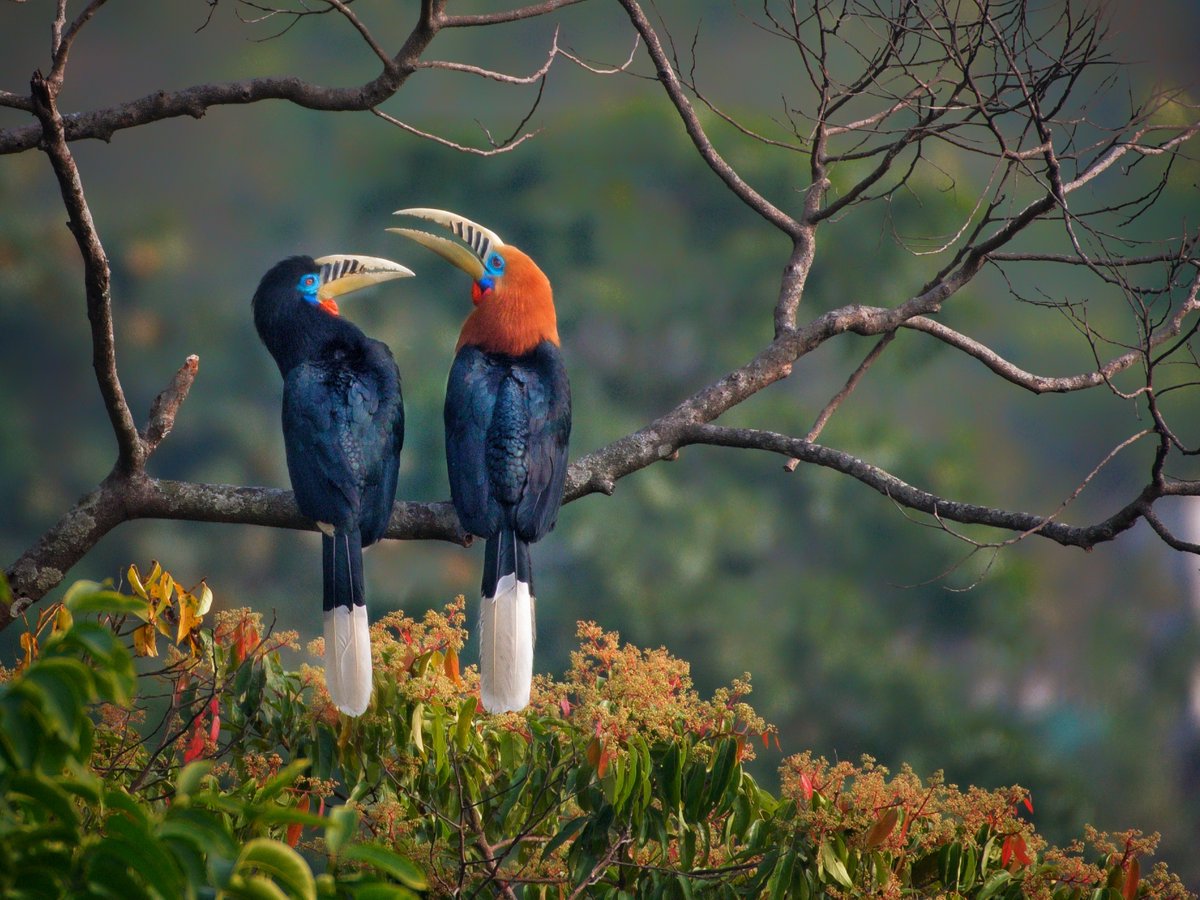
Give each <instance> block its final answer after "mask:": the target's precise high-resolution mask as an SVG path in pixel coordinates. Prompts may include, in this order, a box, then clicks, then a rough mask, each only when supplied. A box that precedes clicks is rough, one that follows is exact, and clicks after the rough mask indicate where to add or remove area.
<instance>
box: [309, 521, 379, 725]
mask: <svg viewBox="0 0 1200 900" xmlns="http://www.w3.org/2000/svg"><path fill="white" fill-rule="evenodd" d="M321 549H322V551H323V559H322V561H323V563H324V566H325V603H324V607H325V686H326V687H327V688H328V689H329V696H330V697H331V698H333V702H334V705H335V706H337V708H338V709H340V710H341V711H342V712H344V713H347V714H348V715H351V716H359V715H362V713H363V711H364V710H366V708H367V704H368V703H370V702H371V632H370V630H369V629H368V627H367V605H366V602H367V601H366V595H365V594H364V593H363V568H362V535H361V534H360V533H359V531H358V529H357V528H356V529H354V530H353V531H342V530H341V529H338V530H336V531H334V533H333V535H332V536H330V535H325V536H324V538H323V540H322V547H321Z"/></svg>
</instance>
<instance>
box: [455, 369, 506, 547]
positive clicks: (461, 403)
mask: <svg viewBox="0 0 1200 900" xmlns="http://www.w3.org/2000/svg"><path fill="white" fill-rule="evenodd" d="M505 369H506V367H502V366H501V365H498V364H497V362H496V361H495V360H494V359H493V358H491V357H490V356H489V355H488V354H486V353H484V352H483V351H482V350H480V349H479V348H478V347H463V348H462V349H461V350H460V351H459V352H458V355H456V356H455V357H454V365H453V366H451V367H450V377H449V379H448V380H447V382H446V406H445V422H446V472H447V475H448V476H449V479H450V498H451V499H452V500H453V502H454V509H455V510H456V511H457V512H458V518H459V521H461V522H462V526H463V528H465V529H466V530H467V531H469V532H470V533H471V534H478V535H481V536H484V537H486V536H488V535H490V534H496V533H497V532H499V530H500V525H501V512H500V507H499V505H498V504H496V503H495V501H494V500H493V499H492V491H491V485H490V483H489V479H488V469H487V433H488V427H489V426H490V424H491V421H492V412H493V410H494V408H495V405H496V396H497V393H498V390H499V384H500V380H501V378H503V377H504V375H505Z"/></svg>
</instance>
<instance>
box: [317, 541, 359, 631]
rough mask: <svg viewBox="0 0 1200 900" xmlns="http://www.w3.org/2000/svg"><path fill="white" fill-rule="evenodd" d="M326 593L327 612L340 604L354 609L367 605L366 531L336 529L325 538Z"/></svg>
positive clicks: (323, 560) (323, 549)
mask: <svg viewBox="0 0 1200 900" xmlns="http://www.w3.org/2000/svg"><path fill="white" fill-rule="evenodd" d="M321 551H322V563H323V565H324V576H325V592H324V600H323V604H322V608H323V609H324V610H325V612H329V611H330V610H331V609H333V608H334V607H337V606H344V607H346V608H347V609H352V608H353V607H355V606H365V605H366V602H367V599H366V593H365V591H364V590H363V563H362V533H361V532H360V531H359V530H358V529H357V528H355V529H353V530H347V531H342V530H341V529H339V530H337V531H335V532H334V533H333V536H332V537H331V536H329V535H323V536H322V538H321Z"/></svg>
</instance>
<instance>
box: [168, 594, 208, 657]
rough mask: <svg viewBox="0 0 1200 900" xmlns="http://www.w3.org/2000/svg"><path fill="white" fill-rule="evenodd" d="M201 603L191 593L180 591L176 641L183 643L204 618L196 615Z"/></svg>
mask: <svg viewBox="0 0 1200 900" xmlns="http://www.w3.org/2000/svg"><path fill="white" fill-rule="evenodd" d="M198 605H199V604H198V603H197V601H196V598H195V597H193V596H192V595H191V594H185V593H183V592H182V591H180V593H179V629H178V631H177V632H176V634H175V643H177V644H182V643H183V639H184V638H186V637H187V636H188V635H189V634H191V633H192V632H193V631H194V630H195V629H196V626H198V625H199V624H200V623H201V622H202V621H203V620H204V618H203V616H198V615H196V608H197V606H198Z"/></svg>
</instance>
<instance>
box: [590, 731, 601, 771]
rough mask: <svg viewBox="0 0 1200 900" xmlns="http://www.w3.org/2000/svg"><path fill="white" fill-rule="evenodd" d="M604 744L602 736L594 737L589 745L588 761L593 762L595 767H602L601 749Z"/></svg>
mask: <svg viewBox="0 0 1200 900" xmlns="http://www.w3.org/2000/svg"><path fill="white" fill-rule="evenodd" d="M602 747H603V745H602V744H601V742H600V738H595V737H594V738H592V739H591V740H590V741H588V745H587V761H588V762H589V763H591V765H592V768H593V769H598V768H600V758H601V749H602Z"/></svg>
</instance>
